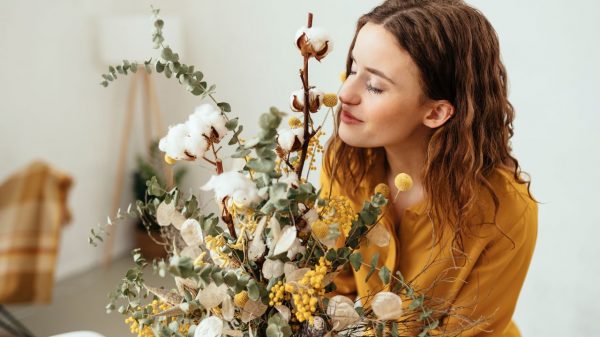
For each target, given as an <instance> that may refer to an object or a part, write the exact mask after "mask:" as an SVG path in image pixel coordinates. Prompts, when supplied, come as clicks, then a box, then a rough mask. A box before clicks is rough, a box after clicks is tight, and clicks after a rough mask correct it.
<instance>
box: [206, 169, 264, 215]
mask: <svg viewBox="0 0 600 337" xmlns="http://www.w3.org/2000/svg"><path fill="white" fill-rule="evenodd" d="M200 189H202V190H204V191H210V190H214V191H215V197H216V198H217V200H219V201H221V200H223V198H225V197H230V198H231V201H232V202H234V203H235V204H236V205H237V206H239V207H248V206H250V205H251V204H252V203H255V202H259V201H260V199H261V197H260V196H259V195H258V189H257V188H256V184H254V182H253V181H252V180H251V179H250V178H248V177H247V176H245V175H243V174H241V173H239V172H236V171H229V172H225V173H221V174H219V175H214V176H212V177H211V178H210V180H209V181H208V182H207V183H206V184H205V185H204V186H202V187H201V188H200Z"/></svg>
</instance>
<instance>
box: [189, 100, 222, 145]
mask: <svg viewBox="0 0 600 337" xmlns="http://www.w3.org/2000/svg"><path fill="white" fill-rule="evenodd" d="M186 123H187V124H188V127H189V130H190V132H191V133H192V134H197V135H205V136H206V137H208V138H209V139H211V140H212V141H214V142H215V143H218V142H219V141H221V139H222V138H223V137H224V136H225V134H227V132H228V131H229V130H227V127H226V126H225V124H226V123H227V120H226V119H225V117H224V116H223V115H222V114H221V110H220V109H218V108H217V107H215V106H214V105H212V104H208V103H206V104H202V105H200V106H198V107H197V108H196V110H194V113H193V114H191V115H190V116H189V117H188V121H187V122H186Z"/></svg>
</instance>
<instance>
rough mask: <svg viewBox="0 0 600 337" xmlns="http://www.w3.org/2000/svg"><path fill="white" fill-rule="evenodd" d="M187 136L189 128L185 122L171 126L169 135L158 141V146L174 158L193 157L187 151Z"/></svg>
mask: <svg viewBox="0 0 600 337" xmlns="http://www.w3.org/2000/svg"><path fill="white" fill-rule="evenodd" d="M187 137H188V129H187V126H186V125H185V124H177V125H175V126H170V127H169V131H168V132H167V135H166V136H164V137H163V138H161V140H160V141H159V142H158V148H159V149H160V150H161V151H162V152H165V153H166V154H167V155H168V156H169V157H171V158H173V159H177V160H181V159H191V158H190V156H188V155H187V154H186V153H185V145H184V141H185V139H186V138H187Z"/></svg>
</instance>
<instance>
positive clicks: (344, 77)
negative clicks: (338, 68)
mask: <svg viewBox="0 0 600 337" xmlns="http://www.w3.org/2000/svg"><path fill="white" fill-rule="evenodd" d="M346 77H347V76H346V71H345V70H344V71H342V72H341V73H340V81H342V83H343V82H346Z"/></svg>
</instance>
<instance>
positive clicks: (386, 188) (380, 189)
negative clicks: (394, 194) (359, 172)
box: [375, 183, 390, 199]
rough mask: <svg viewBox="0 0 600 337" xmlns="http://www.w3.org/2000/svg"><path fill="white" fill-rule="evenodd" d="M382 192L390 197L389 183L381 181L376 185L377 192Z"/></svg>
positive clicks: (387, 197)
mask: <svg viewBox="0 0 600 337" xmlns="http://www.w3.org/2000/svg"><path fill="white" fill-rule="evenodd" d="M377 193H381V194H382V195H383V196H384V197H386V199H389V197H390V187H389V186H388V185H387V184H384V183H381V184H377V186H375V194H377Z"/></svg>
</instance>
